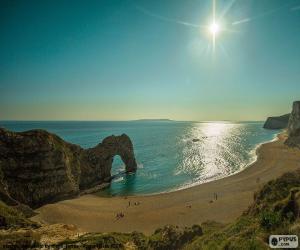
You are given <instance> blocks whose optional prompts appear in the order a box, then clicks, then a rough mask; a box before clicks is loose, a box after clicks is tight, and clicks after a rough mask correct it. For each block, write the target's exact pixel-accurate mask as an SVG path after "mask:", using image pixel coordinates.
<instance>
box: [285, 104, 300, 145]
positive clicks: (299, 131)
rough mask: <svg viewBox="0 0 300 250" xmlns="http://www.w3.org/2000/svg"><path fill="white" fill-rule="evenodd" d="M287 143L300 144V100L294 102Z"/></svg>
mask: <svg viewBox="0 0 300 250" xmlns="http://www.w3.org/2000/svg"><path fill="white" fill-rule="evenodd" d="M287 132H288V139H287V140H286V144H288V145H290V146H300V101H296V102H294V103H293V110H292V113H291V116H290V119H289V123H288V129H287Z"/></svg>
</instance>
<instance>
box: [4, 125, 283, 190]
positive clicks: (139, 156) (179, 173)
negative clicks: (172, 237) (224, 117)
mask: <svg viewBox="0 0 300 250" xmlns="http://www.w3.org/2000/svg"><path fill="white" fill-rule="evenodd" d="M262 125H263V123H262V122H175V121H174V122H173V121H124V122H123V121H118V122H117V121H116V122H111V121H95V122H90V121H87V122H79V121H78V122H77V121H68V122H62V121H59V122H57V121H51V122H46V121H45V122H36V121H34V122H29V121H26V122H21V121H16V122H15V121H0V127H5V128H7V129H10V130H13V131H25V130H29V129H36V128H39V129H46V130H48V131H50V132H53V133H56V134H57V135H59V136H60V137H62V138H63V139H64V140H66V141H69V142H71V143H75V144H79V145H80V146H82V147H83V148H89V147H94V146H95V145H97V144H98V143H99V142H101V141H102V140H103V139H104V138H105V137H106V136H109V135H112V134H114V135H120V134H122V133H126V134H127V135H129V136H130V138H131V139H132V141H133V145H134V150H135V155H136V160H137V162H138V170H137V172H136V173H135V174H129V175H125V174H124V175H118V176H117V177H116V178H115V179H114V180H113V181H112V183H111V185H110V187H109V188H107V189H106V190H104V191H102V192H101V195H134V194H152V193H159V192H168V191H173V190H177V189H182V188H187V187H190V186H193V185H197V184H201V183H204V182H209V181H213V180H215V179H220V178H224V177H226V176H229V175H232V174H234V173H237V172H239V171H241V170H243V169H244V168H246V167H247V166H248V165H249V164H250V163H251V162H253V161H254V160H255V159H256V154H255V150H256V148H257V146H258V145H260V144H261V143H264V142H266V141H270V140H272V139H274V138H275V136H276V134H277V133H278V131H274V130H266V129H263V128H262ZM195 139H196V140H195ZM124 169H125V166H124V164H123V162H122V160H121V159H120V157H119V156H115V157H114V162H113V167H112V174H114V175H115V174H116V175H117V174H118V173H120V172H122V171H124Z"/></svg>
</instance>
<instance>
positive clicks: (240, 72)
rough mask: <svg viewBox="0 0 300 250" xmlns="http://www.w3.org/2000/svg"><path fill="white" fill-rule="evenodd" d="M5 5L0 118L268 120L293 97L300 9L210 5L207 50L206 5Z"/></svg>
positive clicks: (128, 1)
mask: <svg viewBox="0 0 300 250" xmlns="http://www.w3.org/2000/svg"><path fill="white" fill-rule="evenodd" d="M0 5H1V6H0V7H1V8H0V12H1V13H0V19H1V21H0V32H1V36H0V119H2V120H127V119H139V118H170V119H177V120H264V119H265V117H266V116H270V115H280V114H283V113H287V112H289V111H290V109H291V104H292V102H293V101H294V100H299V99H300V1H299V0H285V1H283V0H257V1H254V0H249V1H242V0H240V1H239V0H235V1H234V0H229V1H218V0H216V19H217V21H218V22H219V24H220V26H221V27H222V29H221V32H220V33H219V34H218V35H217V37H216V47H215V50H214V52H213V51H212V48H211V47H212V39H211V36H210V35H209V34H208V31H207V28H206V26H207V25H209V23H210V22H211V20H212V1H205V0H185V1H182V0H177V1H176V0H168V1H167V0H156V1H155V0H151V1H142V0H141V1H138V0H122V1H121V0H120V1H117V0H107V1H100V0H99V1H46V0H45V1H10V0H4V1H1V3H0ZM189 24H191V25H189ZM197 26H199V27H197ZM200 26H201V27H200Z"/></svg>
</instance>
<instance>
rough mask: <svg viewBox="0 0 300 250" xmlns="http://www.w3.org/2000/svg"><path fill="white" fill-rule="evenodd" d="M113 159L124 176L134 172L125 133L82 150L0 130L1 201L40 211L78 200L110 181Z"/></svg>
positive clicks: (34, 134)
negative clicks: (48, 205)
mask: <svg viewBox="0 0 300 250" xmlns="http://www.w3.org/2000/svg"><path fill="white" fill-rule="evenodd" d="M115 155H120V157H121V159H122V160H123V162H124V163H125V165H126V172H133V171H135V170H136V168H137V164H136V160H135V156H134V151H133V145H132V142H131V140H130V138H129V137H128V136H127V135H125V134H123V135H121V136H113V135H112V136H109V137H107V138H105V139H104V140H103V142H102V143H99V144H98V145H97V146H96V147H94V148H90V149H83V148H81V147H80V146H78V145H74V144H71V143H68V142H65V141H64V140H63V139H61V138H60V137H58V136H56V135H55V134H52V133H49V132H47V131H45V130H31V131H25V132H12V131H8V130H6V129H3V128H0V198H1V199H2V200H4V201H7V202H9V204H14V203H16V202H21V203H24V204H27V205H29V206H31V207H39V206H41V205H43V204H46V203H49V202H53V201H57V200H61V199H65V198H67V197H74V196H77V195H78V194H79V193H80V192H82V191H84V190H86V189H90V188H94V187H95V186H96V185H99V184H102V183H103V182H108V181H110V180H111V168H112V159H113V157H114V156H115Z"/></svg>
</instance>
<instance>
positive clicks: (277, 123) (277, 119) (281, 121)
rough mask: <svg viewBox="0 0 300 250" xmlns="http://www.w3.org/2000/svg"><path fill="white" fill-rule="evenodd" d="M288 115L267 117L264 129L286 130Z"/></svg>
mask: <svg viewBox="0 0 300 250" xmlns="http://www.w3.org/2000/svg"><path fill="white" fill-rule="evenodd" d="M289 117H290V114H286V115H282V116H272V117H268V118H267V120H266V122H265V124H264V128H266V129H283V128H287V126H288V122H289Z"/></svg>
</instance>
